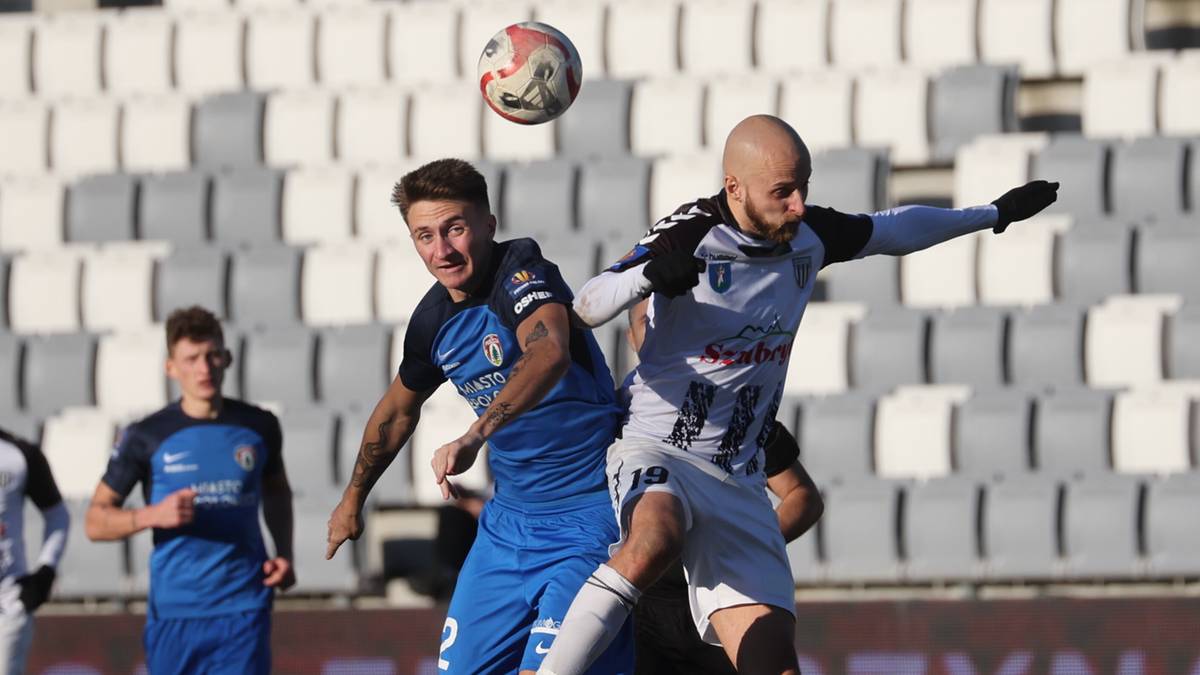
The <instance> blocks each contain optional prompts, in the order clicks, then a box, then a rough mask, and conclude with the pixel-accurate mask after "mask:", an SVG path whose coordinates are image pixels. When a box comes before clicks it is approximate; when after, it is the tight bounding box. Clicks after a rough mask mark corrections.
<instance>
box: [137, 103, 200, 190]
mask: <svg viewBox="0 0 1200 675" xmlns="http://www.w3.org/2000/svg"><path fill="white" fill-rule="evenodd" d="M120 137H121V168H123V169H124V170H125V171H132V172H141V171H180V170H183V169H186V168H188V167H189V166H191V163H192V104H191V101H190V100H188V98H187V97H186V96H179V95H173V94H165V95H162V96H140V97H136V98H130V99H128V100H126V101H125V104H124V106H123V107H122V111H121V133H120Z"/></svg>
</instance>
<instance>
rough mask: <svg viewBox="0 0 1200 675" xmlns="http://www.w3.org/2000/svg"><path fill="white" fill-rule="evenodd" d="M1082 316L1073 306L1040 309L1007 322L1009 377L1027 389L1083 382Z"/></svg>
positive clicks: (1050, 306) (1034, 309) (1026, 312)
mask: <svg viewBox="0 0 1200 675" xmlns="http://www.w3.org/2000/svg"><path fill="white" fill-rule="evenodd" d="M1084 318H1085V314H1084V312H1083V310H1082V309H1080V308H1079V307H1075V306H1072V305H1041V306H1036V307H1031V308H1029V309H1028V310H1025V311H1021V312H1014V313H1013V314H1012V316H1011V317H1010V319H1009V338H1008V377H1009V380H1011V381H1012V383H1013V384H1014V385H1017V386H1021V387H1030V388H1044V387H1058V386H1075V385H1078V384H1081V383H1082V382H1083V326H1084Z"/></svg>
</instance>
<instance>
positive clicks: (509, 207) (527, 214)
mask: <svg viewBox="0 0 1200 675" xmlns="http://www.w3.org/2000/svg"><path fill="white" fill-rule="evenodd" d="M500 226H501V227H502V228H504V233H505V235H506V236H532V237H534V238H537V239H541V238H543V237H547V236H553V235H555V234H560V233H565V232H572V231H574V230H575V166H574V164H572V163H571V162H570V161H568V160H562V159H551V160H545V161H541V162H530V163H529V164H515V165H512V166H510V167H509V168H508V171H507V172H505V176H504V203H503V207H502V211H501V217H500Z"/></svg>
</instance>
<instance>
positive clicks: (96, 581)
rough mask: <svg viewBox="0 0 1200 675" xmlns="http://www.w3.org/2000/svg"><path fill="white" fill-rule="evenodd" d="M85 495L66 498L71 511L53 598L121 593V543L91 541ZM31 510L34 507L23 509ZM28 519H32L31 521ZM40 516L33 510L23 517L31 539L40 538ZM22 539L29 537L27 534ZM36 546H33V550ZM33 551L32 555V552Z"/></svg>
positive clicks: (122, 560) (122, 571)
mask: <svg viewBox="0 0 1200 675" xmlns="http://www.w3.org/2000/svg"><path fill="white" fill-rule="evenodd" d="M88 501H89V500H87V499H69V500H67V502H66V504H67V510H68V511H69V512H70V514H71V525H72V527H71V529H70V531H69V532H68V534H67V550H68V551H70V553H69V554H67V555H66V556H64V557H63V560H62V564H60V565H59V567H58V578H57V579H55V582H54V594H53V597H56V598H91V597H101V598H112V597H117V596H120V595H122V594H123V593H124V592H125V590H126V588H127V584H126V578H125V543H124V542H121V541H105V542H94V541H91V540H89V539H88V538H87V534H86V533H85V532H84V527H83V523H84V520H85V514H86V513H87V507H88ZM26 510H27V511H34V509H26ZM31 521H32V522H31ZM39 521H40V518H38V517H37V514H36V513H32V514H31V517H27V520H26V521H25V522H26V524H27V525H32V527H31V528H30V529H32V530H33V532H30V533H29V534H30V535H32V536H33V540H34V541H40V537H38V536H37V534H40V533H41V531H42V530H41V525H40V522H39ZM26 541H29V539H28V538H27V539H26ZM36 550H37V549H34V551H36ZM33 555H36V553H34V554H33Z"/></svg>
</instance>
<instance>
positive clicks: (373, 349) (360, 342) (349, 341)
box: [317, 324, 392, 408]
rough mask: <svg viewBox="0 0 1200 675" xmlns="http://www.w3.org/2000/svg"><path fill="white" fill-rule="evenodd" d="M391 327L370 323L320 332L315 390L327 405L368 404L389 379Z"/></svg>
mask: <svg viewBox="0 0 1200 675" xmlns="http://www.w3.org/2000/svg"><path fill="white" fill-rule="evenodd" d="M391 343H392V331H391V328H390V327H389V326H384V325H382V324H372V325H368V326H348V327H345V328H330V329H327V330H325V331H322V333H321V346H320V351H319V356H318V359H317V390H318V392H319V393H320V398H321V401H322V402H323V403H324V404H325V405H327V406H333V407H337V408H342V407H346V406H351V405H353V406H361V407H367V408H369V407H372V406H374V405H375V403H376V401H378V400H379V397H380V396H381V395H382V394H383V392H384V390H386V389H387V387H388V384H389V383H391V381H392V378H391V374H392V373H391V359H390V355H389V351H390V350H391V346H392V344H391Z"/></svg>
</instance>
